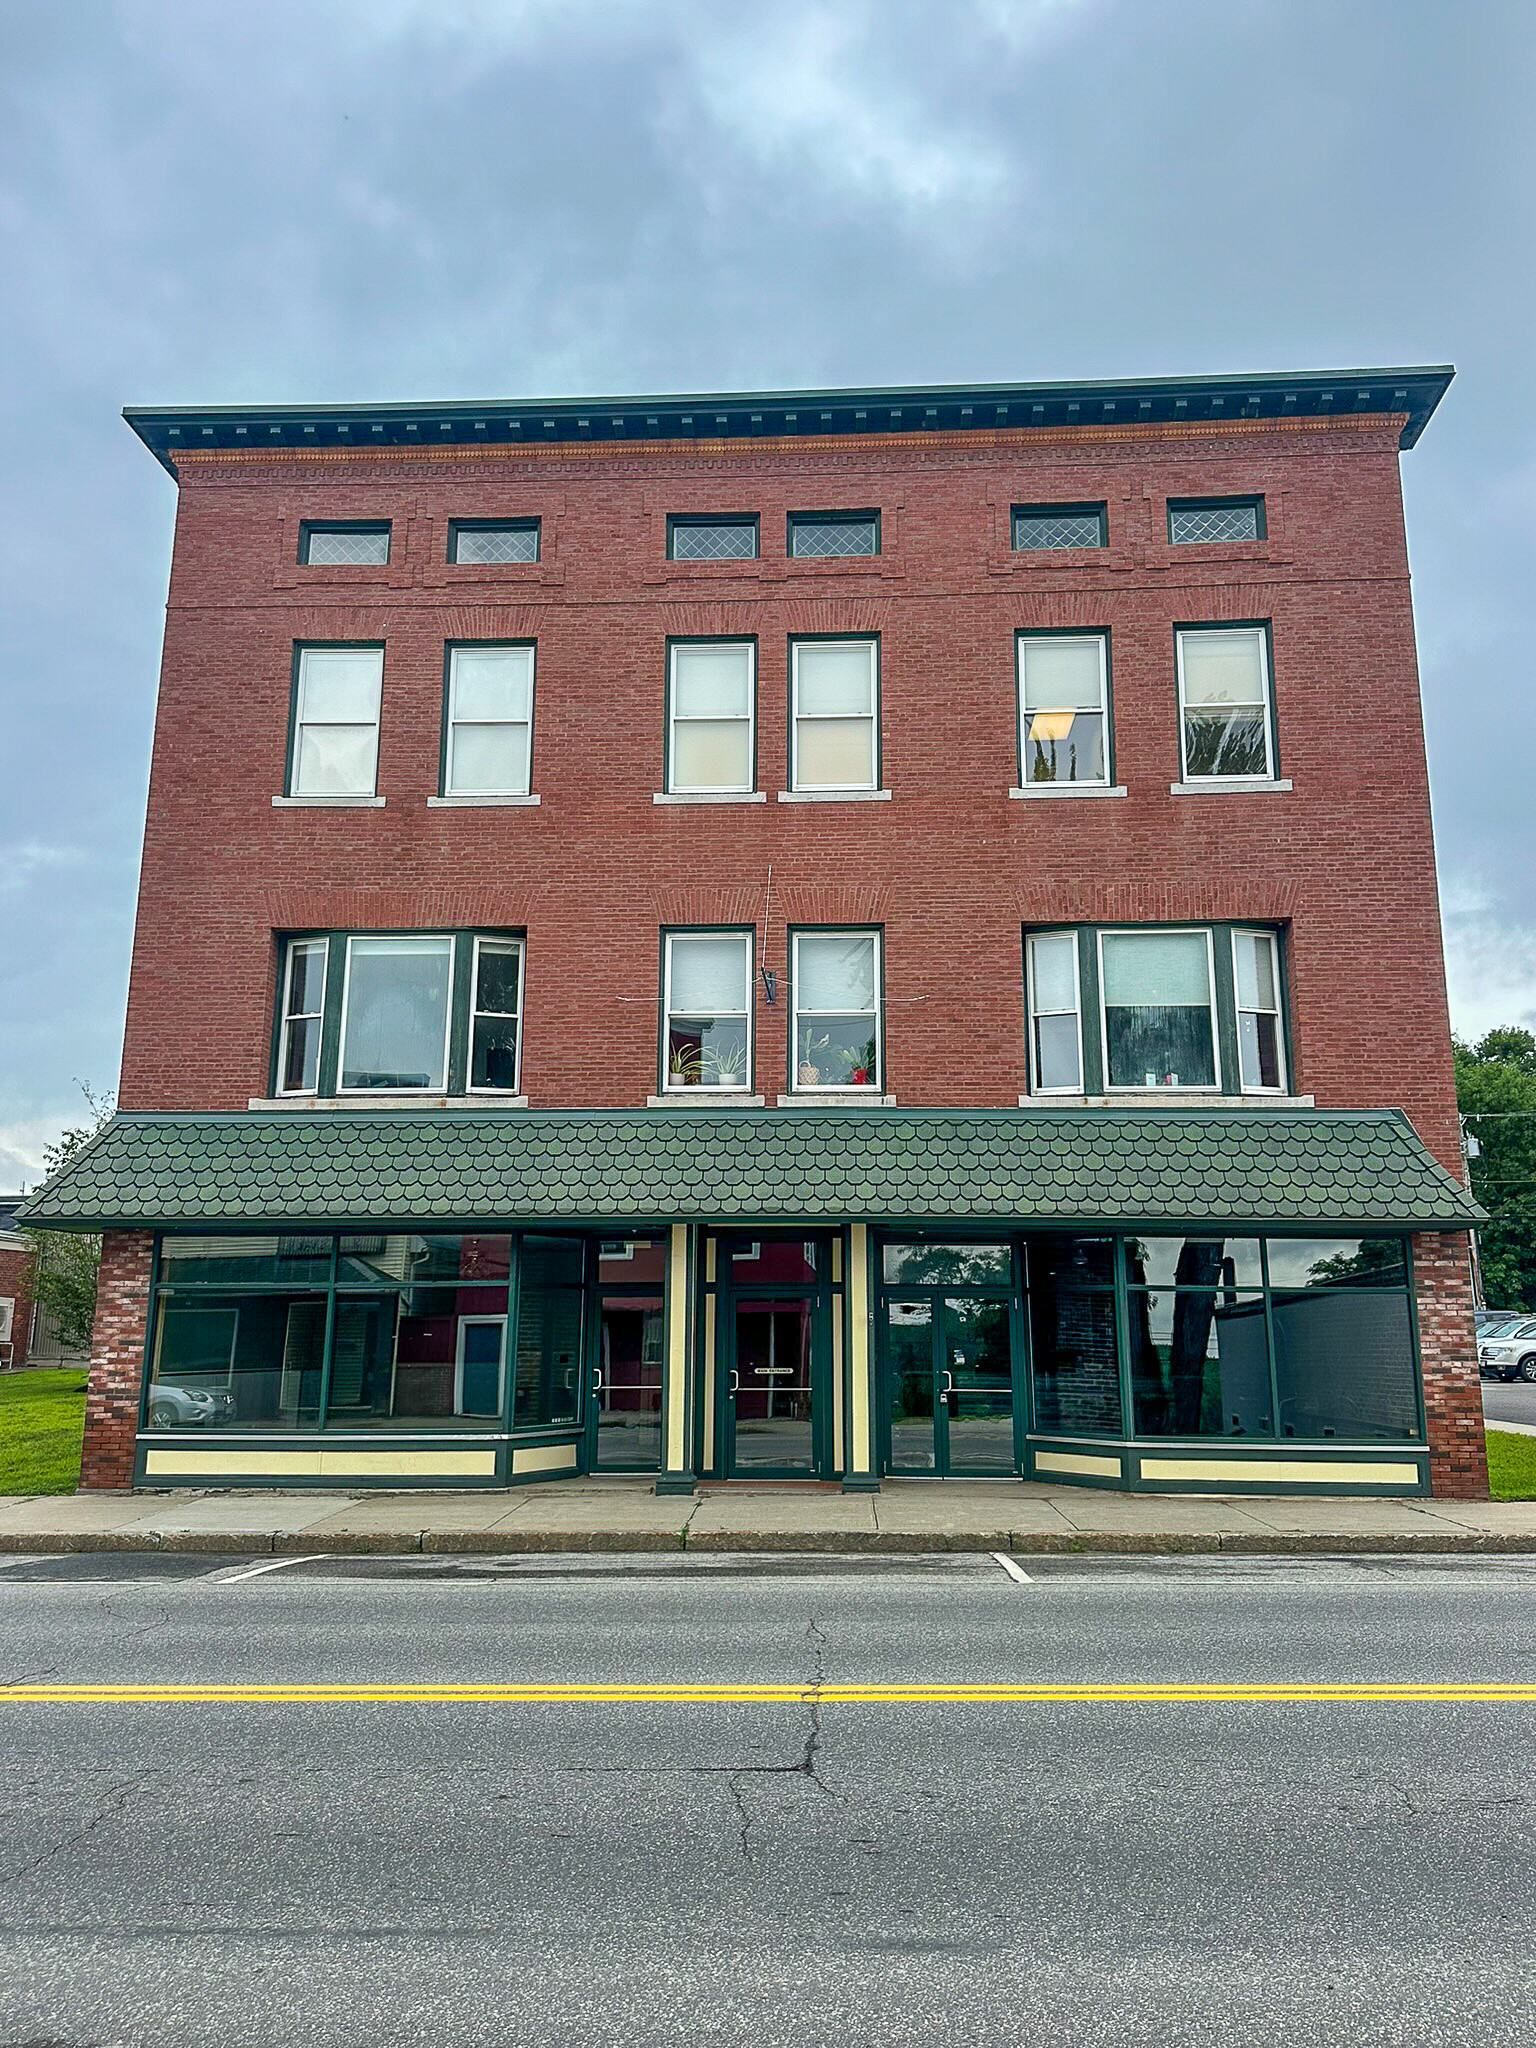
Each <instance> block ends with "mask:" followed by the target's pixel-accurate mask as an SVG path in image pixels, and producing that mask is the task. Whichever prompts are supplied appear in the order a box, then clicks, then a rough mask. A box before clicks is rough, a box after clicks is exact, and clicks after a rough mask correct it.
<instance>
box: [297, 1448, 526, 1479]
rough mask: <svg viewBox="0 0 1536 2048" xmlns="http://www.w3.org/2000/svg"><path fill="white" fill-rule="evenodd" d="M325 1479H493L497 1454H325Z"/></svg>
mask: <svg viewBox="0 0 1536 2048" xmlns="http://www.w3.org/2000/svg"><path fill="white" fill-rule="evenodd" d="M320 1473H321V1477H322V1478H325V1479H492V1478H494V1477H495V1474H496V1453H495V1452H494V1451H493V1450H490V1449H486V1450H483V1451H322V1452H321V1453H320Z"/></svg>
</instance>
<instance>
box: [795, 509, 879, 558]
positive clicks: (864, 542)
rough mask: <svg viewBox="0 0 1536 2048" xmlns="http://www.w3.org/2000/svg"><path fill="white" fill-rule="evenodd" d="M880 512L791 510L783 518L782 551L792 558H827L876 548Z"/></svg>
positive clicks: (861, 553)
mask: <svg viewBox="0 0 1536 2048" xmlns="http://www.w3.org/2000/svg"><path fill="white" fill-rule="evenodd" d="M880 539H881V536H880V514H879V512H878V511H869V512H791V513H790V514H789V515H788V517H787V519H786V521H785V532H784V545H785V551H786V553H787V554H788V555H789V557H790V559H791V560H794V561H827V560H835V559H838V558H840V557H843V556H848V555H854V556H866V557H867V556H870V555H878V554H879V552H880Z"/></svg>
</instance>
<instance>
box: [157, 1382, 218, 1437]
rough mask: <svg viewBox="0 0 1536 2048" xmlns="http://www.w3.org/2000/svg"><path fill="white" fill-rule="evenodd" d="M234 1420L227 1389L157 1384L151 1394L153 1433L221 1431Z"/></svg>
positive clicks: (165, 1383)
mask: <svg viewBox="0 0 1536 2048" xmlns="http://www.w3.org/2000/svg"><path fill="white" fill-rule="evenodd" d="M234 1419H235V1397H234V1395H233V1394H232V1393H231V1392H230V1391H229V1389H228V1387H173V1386H170V1385H169V1384H168V1383H167V1382H166V1381H164V1380H157V1381H156V1382H155V1384H154V1386H152V1387H151V1388H150V1390H149V1426H150V1428H151V1429H218V1428H220V1427H221V1426H222V1425H223V1424H225V1423H229V1422H233V1421H234Z"/></svg>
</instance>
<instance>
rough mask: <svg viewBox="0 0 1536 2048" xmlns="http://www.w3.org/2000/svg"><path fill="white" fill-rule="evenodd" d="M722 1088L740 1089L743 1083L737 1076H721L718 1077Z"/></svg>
mask: <svg viewBox="0 0 1536 2048" xmlns="http://www.w3.org/2000/svg"><path fill="white" fill-rule="evenodd" d="M716 1078H717V1079H718V1081H719V1084H720V1086H721V1087H722V1088H739V1087H740V1086H741V1082H740V1081H739V1079H738V1078H737V1077H736V1075H735V1074H720V1075H718V1076H717V1077H716Z"/></svg>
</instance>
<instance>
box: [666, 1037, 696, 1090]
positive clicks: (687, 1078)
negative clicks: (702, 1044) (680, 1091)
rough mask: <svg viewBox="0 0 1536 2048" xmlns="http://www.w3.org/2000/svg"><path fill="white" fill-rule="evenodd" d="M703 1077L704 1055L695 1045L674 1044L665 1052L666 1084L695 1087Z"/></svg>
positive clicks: (675, 1086)
mask: <svg viewBox="0 0 1536 2048" xmlns="http://www.w3.org/2000/svg"><path fill="white" fill-rule="evenodd" d="M703 1078H704V1055H703V1053H702V1052H701V1051H700V1050H699V1048H698V1046H697V1045H686V1044H684V1045H674V1046H673V1047H672V1049H671V1050H670V1052H669V1053H668V1054H667V1086H668V1087H669V1088H697V1087H698V1085H699V1083H700V1082H701V1081H702V1080H703Z"/></svg>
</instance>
